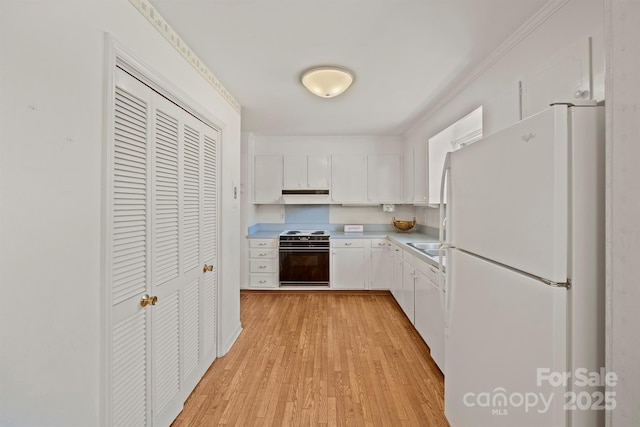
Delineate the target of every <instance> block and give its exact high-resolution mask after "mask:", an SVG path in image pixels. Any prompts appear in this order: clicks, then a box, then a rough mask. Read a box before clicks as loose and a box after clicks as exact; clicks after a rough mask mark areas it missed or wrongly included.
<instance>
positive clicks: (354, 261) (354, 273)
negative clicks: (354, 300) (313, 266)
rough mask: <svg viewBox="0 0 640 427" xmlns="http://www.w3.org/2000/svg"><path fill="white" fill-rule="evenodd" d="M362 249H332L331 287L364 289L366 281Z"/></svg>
mask: <svg viewBox="0 0 640 427" xmlns="http://www.w3.org/2000/svg"><path fill="white" fill-rule="evenodd" d="M364 254H365V250H364V248H332V256H331V287H332V288H334V289H364V288H365V279H366V269H365V257H364Z"/></svg>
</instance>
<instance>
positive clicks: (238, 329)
mask: <svg viewBox="0 0 640 427" xmlns="http://www.w3.org/2000/svg"><path fill="white" fill-rule="evenodd" d="M241 333H242V324H241V323H238V326H236V329H235V331H234V332H233V333H232V334H231V336H230V337H229V339H228V340H227V342H226V343H225V345H224V346H223V347H222V348H220V349H219V350H220V351H218V357H222V356H224V355H225V354H227V353H228V352H229V350H231V347H233V344H235V342H236V340H237V339H238V337H239V336H240V334H241Z"/></svg>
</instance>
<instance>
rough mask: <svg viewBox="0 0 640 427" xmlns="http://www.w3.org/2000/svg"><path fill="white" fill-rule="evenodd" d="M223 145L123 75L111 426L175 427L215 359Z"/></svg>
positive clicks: (111, 258) (117, 130) (111, 224)
mask: <svg viewBox="0 0 640 427" xmlns="http://www.w3.org/2000/svg"><path fill="white" fill-rule="evenodd" d="M217 138H218V135H217V131H216V130H214V129H213V128H211V127H210V126H208V125H207V124H205V123H204V122H202V121H201V120H199V119H197V118H196V117H195V116H193V115H192V114H190V113H188V112H187V111H185V110H184V109H182V108H180V107H178V106H177V105H176V104H174V103H173V102H171V101H169V100H168V99H167V98H165V97H163V96H161V95H160V94H158V93H157V92H155V91H154V90H152V89H150V88H149V87H147V86H145V85H144V84H143V83H141V82H140V81H138V80H137V79H135V78H133V77H132V76H131V75H129V74H127V73H126V72H124V71H122V70H120V69H118V70H117V72H116V89H115V102H114V139H113V143H112V145H110V146H109V147H110V148H109V149H110V155H109V159H110V161H111V164H110V165H109V173H108V176H109V178H108V193H107V194H108V202H107V203H108V205H109V206H108V209H109V215H108V218H109V221H107V236H108V242H109V246H108V254H107V264H108V268H107V269H106V270H107V271H108V273H107V274H108V280H107V282H108V284H109V285H108V286H110V287H109V288H108V289H109V291H110V295H111V298H110V300H111V309H110V318H111V323H110V327H111V331H110V334H109V337H110V340H111V342H110V346H111V350H112V351H111V355H110V358H109V360H110V366H109V369H110V372H111V378H110V385H111V396H110V402H111V407H110V411H109V415H110V424H111V425H114V426H136V427H137V426H169V425H170V424H171V423H172V422H173V420H174V419H175V418H176V416H177V415H178V414H179V413H180V411H181V410H182V407H183V403H184V401H185V400H186V398H187V397H188V396H189V394H190V393H191V391H193V388H194V387H195V386H196V384H197V383H198V381H199V380H200V378H201V377H202V375H203V374H204V373H205V372H206V370H207V369H208V367H209V366H210V365H211V363H212V362H213V360H214V359H215V357H216V327H217V325H216V313H217V310H216V303H217V301H216V294H217V289H216V287H217V275H218V272H217V261H216V257H217V249H216V248H217V240H216V239H217V233H216V227H217V222H216V218H217V181H216V174H217V166H216V160H217V159H216V144H217ZM145 295H146V296H150V297H151V298H149V299H145V301H148V302H149V304H147V305H146V306H144V307H143V304H141V300H142V299H143V297H145ZM154 298H157V299H154Z"/></svg>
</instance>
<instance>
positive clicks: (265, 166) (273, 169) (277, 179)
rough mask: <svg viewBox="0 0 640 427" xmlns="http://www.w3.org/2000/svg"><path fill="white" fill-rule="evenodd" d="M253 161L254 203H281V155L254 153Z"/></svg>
mask: <svg viewBox="0 0 640 427" xmlns="http://www.w3.org/2000/svg"><path fill="white" fill-rule="evenodd" d="M254 162H255V163H254V187H253V188H254V194H253V201H254V203H262V204H277V203H282V156H280V155H256V156H255V158H254Z"/></svg>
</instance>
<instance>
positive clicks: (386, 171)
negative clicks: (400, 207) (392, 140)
mask: <svg viewBox="0 0 640 427" xmlns="http://www.w3.org/2000/svg"><path fill="white" fill-rule="evenodd" d="M400 182H401V175H400V156H399V155H396V154H392V155H369V156H367V201H368V202H378V203H400V202H401V201H402V188H401V185H400Z"/></svg>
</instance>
